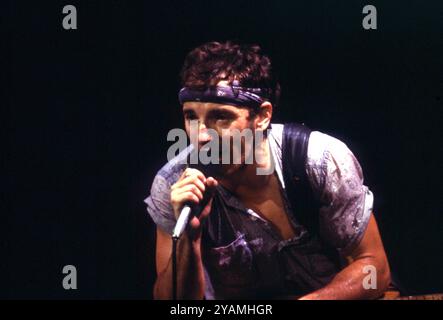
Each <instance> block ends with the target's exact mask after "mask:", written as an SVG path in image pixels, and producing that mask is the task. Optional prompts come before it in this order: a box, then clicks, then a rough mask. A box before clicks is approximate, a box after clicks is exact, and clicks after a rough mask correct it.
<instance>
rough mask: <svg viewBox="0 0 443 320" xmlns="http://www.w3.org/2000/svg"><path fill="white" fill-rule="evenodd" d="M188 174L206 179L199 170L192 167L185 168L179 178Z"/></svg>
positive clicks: (181, 178) (183, 177)
mask: <svg viewBox="0 0 443 320" xmlns="http://www.w3.org/2000/svg"><path fill="white" fill-rule="evenodd" d="M189 176H197V177H198V178H199V179H201V180H202V181H203V182H205V180H206V177H205V175H204V174H203V173H202V172H201V171H200V170H197V169H194V168H186V169H185V171H183V173H182V175H181V176H180V179H179V180H183V179H185V178H187V177H189Z"/></svg>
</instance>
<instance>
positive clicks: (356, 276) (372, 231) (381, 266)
mask: <svg viewBox="0 0 443 320" xmlns="http://www.w3.org/2000/svg"><path fill="white" fill-rule="evenodd" d="M347 258H348V259H349V260H350V261H351V263H350V264H349V265H348V266H347V267H346V268H344V269H343V270H342V271H341V272H339V273H338V274H337V275H336V276H335V278H334V279H333V280H332V281H331V283H329V284H328V285H327V286H325V287H323V288H321V289H319V290H317V291H314V292H312V293H310V294H308V295H305V296H303V297H302V298H300V299H301V300H340V299H342V300H345V299H375V298H378V297H379V296H381V295H382V294H383V292H384V291H385V290H386V288H387V287H388V285H389V282H390V270H389V264H388V261H387V258H386V253H385V251H384V248H383V243H382V241H381V238H380V233H379V231H378V227H377V223H376V221H375V218H374V216H373V215H372V216H371V218H370V220H369V225H368V227H367V229H366V232H365V234H364V236H363V239H362V240H361V242H360V244H359V245H358V246H357V247H356V248H355V249H354V250H353V251H352V253H351V254H350V256H349V257H347ZM368 265H371V266H374V267H375V270H376V277H377V286H376V288H375V289H371V288H369V289H365V287H364V285H363V283H364V279H365V277H368V275H369V273H365V272H364V271H363V269H364V267H365V266H368Z"/></svg>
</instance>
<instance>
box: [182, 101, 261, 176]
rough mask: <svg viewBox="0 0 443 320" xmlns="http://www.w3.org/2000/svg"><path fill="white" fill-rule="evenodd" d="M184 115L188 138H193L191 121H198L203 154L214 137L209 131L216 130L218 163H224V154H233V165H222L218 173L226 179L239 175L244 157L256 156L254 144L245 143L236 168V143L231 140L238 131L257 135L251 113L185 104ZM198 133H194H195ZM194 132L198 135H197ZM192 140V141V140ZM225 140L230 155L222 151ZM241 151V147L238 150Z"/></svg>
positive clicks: (204, 103) (228, 108) (243, 142)
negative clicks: (238, 171) (234, 155)
mask: <svg viewBox="0 0 443 320" xmlns="http://www.w3.org/2000/svg"><path fill="white" fill-rule="evenodd" d="M183 115H184V120H185V129H186V132H187V134H188V136H191V121H192V120H194V122H195V121H198V130H196V131H197V132H198V139H195V141H198V142H197V143H198V145H197V147H198V149H199V150H200V149H201V148H202V147H203V146H204V145H205V144H207V143H208V142H209V141H211V139H213V137H211V135H209V134H208V129H213V130H215V131H216V132H217V135H218V137H219V152H220V154H219V163H221V162H222V151H223V152H230V159H231V160H230V161H229V162H230V164H223V165H221V166H220V168H219V170H220V171H221V174H222V175H224V176H228V175H230V174H232V173H233V172H235V171H237V170H238V169H239V168H240V167H242V166H243V164H244V163H245V157H246V155H247V154H249V153H250V152H253V150H252V148H253V143H252V144H251V143H245V141H244V140H245V139H242V143H241V150H239V154H241V160H240V162H241V163H240V164H233V163H232V162H233V161H232V155H233V148H235V146H233V143H232V142H233V141H232V137H233V134H234V132H235V131H236V130H238V131H240V132H242V131H243V130H244V129H249V130H251V131H252V133H253V132H254V131H255V122H254V119H250V114H249V110H248V109H246V108H240V107H235V106H230V105H223V104H218V103H211V102H194V101H190V102H185V103H184V104H183ZM194 130H195V129H194ZM194 132H195V131H194ZM191 139H192V137H191ZM222 139H224V140H225V141H228V140H229V141H230V148H229V151H228V150H225V149H223V148H222ZM238 147H240V146H238Z"/></svg>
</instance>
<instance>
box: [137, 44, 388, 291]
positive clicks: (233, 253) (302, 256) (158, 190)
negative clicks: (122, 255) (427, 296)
mask: <svg viewBox="0 0 443 320" xmlns="http://www.w3.org/2000/svg"><path fill="white" fill-rule="evenodd" d="M181 77H182V84H183V89H182V90H181V91H180V93H179V99H180V102H181V104H182V107H183V114H184V118H185V128H186V132H187V134H188V135H189V134H190V132H191V130H192V128H191V123H192V122H193V123H195V122H197V123H198V130H197V131H198V138H197V141H196V142H195V143H194V146H195V147H196V149H197V150H201V148H202V147H203V146H205V145H208V144H209V143H210V142H211V141H212V140H213V139H215V138H214V135H212V134H209V131H210V129H212V130H214V131H213V132H216V133H217V134H218V136H219V137H220V138H226V137H228V140H229V139H231V140H232V137H233V132H235V131H236V130H239V131H242V130H243V131H244V130H251V131H253V132H254V133H260V132H261V133H263V136H264V138H263V139H261V140H260V141H258V140H257V139H256V140H255V141H254V142H255V143H254V144H253V147H252V145H251V143H247V142H245V141H244V140H242V143H241V145H240V149H241V150H242V152H241V153H240V155H241V157H240V158H241V159H240V161H237V162H234V163H232V161H231V162H230V163H224V164H220V165H219V166H217V170H216V171H212V172H215V173H214V174H212V173H211V171H209V172H210V173H207V172H202V171H204V170H200V169H196V168H192V167H189V166H188V165H186V164H184V162H183V159H186V157H188V156H189V152H187V151H185V152H182V153H180V154H179V155H178V156H177V157H176V158H174V159H172V160H171V161H169V163H168V164H167V165H165V166H164V167H163V168H162V169H161V170H160V171H159V172H158V173H157V175H156V177H155V179H154V182H153V185H152V188H151V194H150V196H149V197H148V198H147V199H146V200H145V202H146V203H147V208H148V212H149V214H150V215H151V217H152V218H153V220H154V222H155V223H156V224H157V244H156V267H157V280H156V283H155V287H154V297H155V298H156V299H171V298H172V295H173V293H172V292H173V285H172V278H173V274H172V271H173V264H172V261H173V259H172V239H171V234H172V230H173V228H174V226H175V223H176V219H177V217H178V216H179V215H180V211H181V209H182V208H183V206H184V205H185V204H199V205H200V210H199V212H197V214H196V216H193V217H192V219H191V220H190V222H189V225H188V228H187V229H186V232H185V233H184V234H183V235H182V236H181V237H180V240H179V241H178V246H177V250H176V271H177V273H176V279H177V281H176V285H177V298H179V299H214V298H215V299H230V298H231V299H235V298H242V299H246V298H288V297H289V298H299V299H372V298H377V297H379V296H380V295H381V294H382V293H383V291H384V290H385V289H386V288H387V286H388V284H389V281H390V271H389V266H388V262H387V259H386V255H385V252H384V249H383V245H382V241H381V239H380V235H379V232H378V229H377V225H376V222H375V219H374V217H373V214H372V204H373V197H372V193H371V192H370V191H369V190H368V188H367V187H366V186H364V185H363V174H362V170H361V168H360V165H359V163H358V161H357V160H356V158H355V157H354V155H353V154H352V152H351V151H350V150H349V149H348V148H347V147H346V145H345V144H343V143H342V142H340V141H339V140H337V139H335V138H333V137H331V136H328V135H325V134H322V133H320V132H317V131H312V132H310V131H309V130H308V129H307V128H304V127H303V126H294V125H293V126H291V125H285V126H283V125H279V124H272V125H271V118H272V111H273V107H274V105H275V104H276V103H277V101H278V97H279V93H280V89H279V85H278V83H277V82H276V81H275V80H274V76H273V74H272V68H271V62H270V60H269V58H268V57H266V56H264V55H263V54H261V52H260V48H259V47H258V46H247V45H238V44H235V43H232V42H229V41H228V42H226V43H218V42H210V43H207V44H204V45H202V46H200V47H198V48H196V49H194V50H192V51H191V52H190V53H189V54H188V56H187V57H186V60H185V63H184V66H183V70H182V73H181ZM300 137H304V140H303V141H304V142H303V143H304V144H303V143H301V144H300V143H299V142H300V141H301V140H300ZM191 139H192V137H191ZM296 139H299V140H300V141H299V140H296ZM297 145H300V146H305V147H304V148H299V147H295V146H297ZM252 148H254V151H255V153H254V154H255V155H256V158H255V159H254V160H253V161H252V163H251V162H247V161H246V157H247V155H248V154H250V153H251V150H252ZM291 148H292V149H291ZM229 150H230V151H232V148H231V149H229ZM225 151H226V150H225ZM221 156H223V155H220V157H221ZM291 157H293V158H291ZM230 159H231V158H230ZM288 159H289V160H288ZM296 159H302V162H300V163H301V165H300V164H298V163H296V162H297V161H299V160H296ZM231 160H232V159H231ZM259 160H260V161H259ZM295 164H297V165H295ZM293 167H294V168H295V171H297V170H298V177H297V176H291V175H290V173H289V172H291V171H290V169H291V168H293ZM274 168H275V170H274ZM260 169H261V170H263V171H262V172H268V173H267V174H258V172H260ZM292 173H293V172H292ZM292 173H291V174H292ZM300 179H301V184H299V185H297V184H296V181H297V180H300ZM308 204H309V205H308ZM313 208H314V210H313ZM306 217H307V218H306ZM368 276H369V277H370V279H372V283H371V281H368Z"/></svg>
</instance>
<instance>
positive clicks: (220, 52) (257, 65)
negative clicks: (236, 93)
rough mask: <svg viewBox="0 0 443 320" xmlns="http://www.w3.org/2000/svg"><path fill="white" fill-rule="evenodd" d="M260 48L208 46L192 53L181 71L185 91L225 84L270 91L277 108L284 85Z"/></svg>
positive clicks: (268, 96)
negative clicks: (234, 83)
mask: <svg viewBox="0 0 443 320" xmlns="http://www.w3.org/2000/svg"><path fill="white" fill-rule="evenodd" d="M261 51H262V50H261V48H260V46H258V45H247V44H238V43H234V42H232V41H226V42H222V43H221V42H215V41H213V42H208V43H205V44H203V45H201V46H199V47H197V48H195V49H193V50H192V51H191V52H189V53H188V55H187V56H186V58H185V62H184V65H183V68H182V70H181V73H180V76H181V82H182V86H183V87H189V88H193V89H198V90H200V89H201V90H204V89H206V88H209V87H213V86H216V85H217V83H218V82H219V81H221V80H226V81H228V83H230V84H232V82H233V81H234V80H238V81H239V84H240V85H241V86H243V87H255V88H263V89H266V92H267V95H266V96H265V97H264V98H266V99H267V100H269V101H270V102H271V103H272V104H273V105H274V106H276V105H277V104H278V101H279V98H280V85H279V83H278V81H277V79H276V77H275V75H274V73H273V70H272V66H271V60H270V59H269V57H267V56H266V55H264V54H262V53H261Z"/></svg>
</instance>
